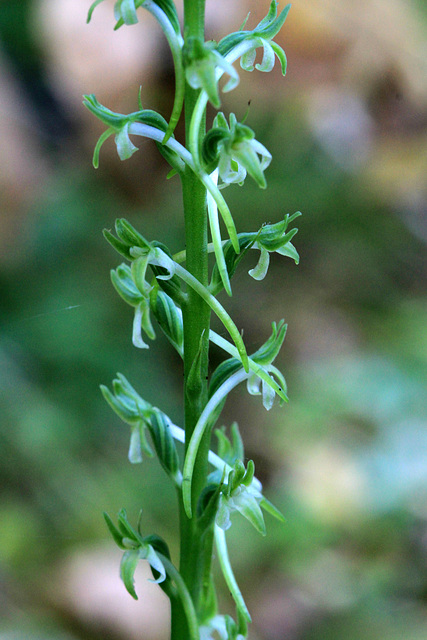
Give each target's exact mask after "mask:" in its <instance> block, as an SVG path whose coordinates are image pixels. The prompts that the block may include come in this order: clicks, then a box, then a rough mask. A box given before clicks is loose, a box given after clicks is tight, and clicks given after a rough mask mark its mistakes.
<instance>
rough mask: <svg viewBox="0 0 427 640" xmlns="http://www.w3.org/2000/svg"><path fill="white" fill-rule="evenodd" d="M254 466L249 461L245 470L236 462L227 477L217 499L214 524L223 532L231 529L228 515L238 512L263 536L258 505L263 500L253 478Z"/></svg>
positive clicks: (262, 519)
mask: <svg viewBox="0 0 427 640" xmlns="http://www.w3.org/2000/svg"><path fill="white" fill-rule="evenodd" d="M254 471H255V465H254V463H253V461H252V460H250V461H249V463H248V467H247V469H245V466H244V464H243V462H242V461H241V460H237V462H236V463H235V465H234V469H233V470H232V471H230V473H229V475H228V483H227V484H226V485H224V490H223V492H222V493H221V496H220V499H219V508H218V512H217V515H216V519H215V522H216V524H217V525H218V526H219V527H221V529H223V530H224V531H227V529H229V528H230V527H231V519H230V515H231V513H232V512H233V511H238V512H239V513H241V514H242V516H244V517H245V518H246V519H247V520H249V522H250V523H251V524H252V525H253V526H254V527H255V529H256V530H257V531H259V533H262V535H265V533H266V531H265V523H264V516H263V514H262V511H261V507H260V503H261V501H262V499H263V495H262V493H261V488H262V487H261V483H260V482H259V480H257V479H256V478H254Z"/></svg>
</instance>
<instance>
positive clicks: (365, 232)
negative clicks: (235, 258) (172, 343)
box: [0, 0, 427, 640]
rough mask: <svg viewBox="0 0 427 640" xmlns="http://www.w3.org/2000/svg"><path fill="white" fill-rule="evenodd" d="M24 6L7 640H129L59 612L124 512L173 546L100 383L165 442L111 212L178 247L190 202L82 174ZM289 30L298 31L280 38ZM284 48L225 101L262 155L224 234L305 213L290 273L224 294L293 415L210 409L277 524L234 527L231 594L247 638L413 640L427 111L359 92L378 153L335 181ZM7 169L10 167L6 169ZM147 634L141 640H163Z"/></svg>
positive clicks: (421, 452)
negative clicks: (119, 284)
mask: <svg viewBox="0 0 427 640" xmlns="http://www.w3.org/2000/svg"><path fill="white" fill-rule="evenodd" d="M249 4H250V3H249ZM418 4H420V7H419V9H418V11H419V12H418V13H416V14H415V15H416V16H417V20H418V21H419V24H420V25H422V24H424V27H425V20H426V15H425V11H424V13H422V10H423V7H424V5H423V4H422V3H416V2H414V3H413V5H412V4H411V3H407V11H408V12H413V11H417V6H418ZM36 8H37V5H34V4H33V3H32V2H30V0H28V1H27V2H25V3H24V2H22V1H21V2H8V3H2V4H1V5H0V41H1V54H2V59H3V60H4V61H5V63H6V68H7V70H8V76H9V80H11V81H12V83H14V86H16V87H17V89H16V90H17V92H18V95H19V97H20V103H23V104H24V106H25V114H28V113H30V114H31V126H30V127H28V122H27V121H26V122H24V123H23V125H24V130H25V131H26V133H27V137H28V139H29V140H30V143H31V149H32V151H33V152H34V150H35V153H36V155H37V157H39V158H40V159H41V163H42V170H41V171H42V173H41V175H42V178H41V182H39V184H37V188H35V186H34V185H33V187H31V185H30V186H28V181H27V182H24V181H23V186H22V190H24V189H27V190H28V189H29V192H26V194H25V197H24V196H23V194H21V193H20V187H19V179H20V168H19V167H20V164H19V162H18V164H17V168H16V172H15V174H16V176H17V185H18V186H15V187H14V188H13V189H9V188H6V187H4V188H3V189H2V190H3V196H0V206H1V209H2V213H1V214H0V222H1V226H2V228H3V230H4V231H3V232H2V234H1V235H2V237H3V239H2V240H1V248H2V255H1V258H0V267H1V273H0V294H1V303H0V304H1V309H2V311H1V319H0V323H1V334H0V381H1V384H0V388H1V394H0V416H1V418H0V492H1V493H0V594H1V595H0V637H1V638H2V640H3V638H5V639H7V640H9V639H10V640H12V639H15V638H24V637H25V638H29V639H32V638H52V639H54V638H55V639H61V640H62V638H67V639H70V640H71V639H79V638H85V639H95V638H100V637H105V633H106V632H108V634H109V635H108V637H111V638H114V637H121V638H128V637H129V638H133V637H136V636H134V635H132V631H131V630H129V629H128V628H127V627H126V625H123V627H122V628H120V629H117V628H108V624H107V623H106V622H105V621H104V622H102V616H101V618H100V617H99V616H97V615H95V614H94V615H93V616H92V617H90V619H89V618H85V617H84V616H82V615H81V612H80V610H79V608H78V606H76V605H75V604H73V603H71V602H70V601H68V600H67V591H66V586H67V585H66V582H67V573H66V569H64V566H70V563H71V565H72V562H73V557H75V554H76V552H77V551H81V550H88V551H89V552H90V551H91V550H92V549H96V548H97V545H98V544H102V543H103V541H107V547H108V545H110V546H112V544H111V542H110V541H108V534H107V531H106V529H105V525H104V521H103V519H102V516H101V512H102V511H103V510H106V511H108V512H110V513H111V514H114V513H115V512H117V510H118V509H119V508H120V507H121V506H126V508H127V510H128V512H129V513H130V514H133V515H136V514H137V513H138V511H139V508H140V506H141V505H142V506H143V508H144V514H145V515H144V526H145V527H146V528H147V529H148V528H151V529H152V530H153V531H156V532H158V533H159V534H161V535H164V536H165V537H166V538H167V539H171V536H172V537H173V531H174V519H175V516H176V514H175V511H174V506H173V505H174V503H173V495H172V493H170V490H169V489H168V487H167V483H166V482H164V478H163V476H162V473H161V470H159V469H158V468H157V465H156V463H155V462H154V461H147V462H146V463H144V464H143V466H135V467H132V466H131V465H129V464H128V463H127V461H126V453H127V446H128V433H127V430H126V429H125V428H124V427H123V425H121V424H120V423H119V421H118V419H116V418H115V417H114V415H113V414H112V413H111V411H110V410H109V408H108V407H107V406H106V404H105V403H104V401H103V399H102V397H101V394H100V392H99V388H98V386H99V384H100V383H105V384H109V382H110V380H111V379H112V378H113V377H114V375H115V373H116V371H121V372H123V373H124V374H125V375H126V376H127V377H128V378H129V379H130V380H132V382H133V384H135V386H137V388H138V389H139V390H141V392H142V393H143V395H144V397H145V398H147V399H149V400H151V401H152V402H153V403H154V404H156V405H158V406H160V407H161V408H162V409H163V410H165V411H166V412H167V413H169V414H170V416H171V418H172V419H173V420H175V421H176V422H178V423H179V422H180V420H181V406H180V393H181V375H182V374H181V370H180V363H179V362H178V359H177V357H176V356H175V354H174V353H172V351H171V350H170V349H169V347H168V345H167V343H166V340H164V339H163V337H162V336H161V335H159V336H158V338H157V340H156V341H155V342H154V343H153V344H152V345H151V346H150V352H145V351H143V352H140V351H137V350H136V349H134V348H133V347H132V345H131V340H130V337H131V322H132V317H131V314H132V312H131V310H130V309H129V308H127V307H126V305H124V304H123V303H122V302H121V301H120V300H119V299H118V298H117V296H116V294H115V292H114V291H113V289H112V287H111V286H110V281H109V269H110V268H112V267H114V266H116V258H115V256H114V254H113V253H112V252H111V250H110V249H109V247H108V246H107V245H106V243H105V242H104V240H103V238H102V235H101V230H102V228H103V227H112V226H113V222H114V219H115V218H116V217H117V216H120V217H122V216H124V217H127V218H128V219H129V220H130V221H131V222H132V223H133V224H135V226H137V227H139V228H140V229H141V231H142V232H143V234H144V236H146V237H147V238H158V239H161V240H162V241H163V242H165V243H166V244H168V245H169V246H170V248H171V249H172V250H173V251H176V250H179V249H180V248H181V244H182V237H183V230H182V224H183V222H182V217H181V204H180V202H179V192H178V188H177V185H176V184H175V183H174V181H173V180H172V181H170V182H168V183H165V181H164V178H165V173H166V167H165V166H163V165H162V162H161V160H157V159H156V156H155V155H154V154H155V150H154V149H152V148H151V146H150V145H149V143H144V144H143V145H141V151H140V153H139V154H136V156H134V157H133V158H132V159H131V160H130V161H128V163H126V164H123V165H119V161H118V160H117V159H116V158H115V157H114V156H113V155H111V156H108V154H106V157H105V158H104V161H103V159H102V157H101V167H100V169H99V170H98V172H95V171H94V170H93V169H92V167H91V165H90V153H91V152H90V149H91V146H92V145H93V142H94V141H95V139H96V136H95V135H93V132H90V131H89V132H88V131H87V127H86V126H85V123H84V122H83V120H82V116H81V114H80V112H78V111H77V110H73V109H67V108H65V107H64V104H65V96H62V95H61V89H60V87H55V86H54V84H52V81H51V80H50V79H49V75H48V73H47V65H46V60H45V58H44V53H43V49H42V47H41V46H40V39H38V38H37V37H36V35H35V33H34V31H33V27H32V24H33V23H32V22H31V20H30V18H29V17H28V16H29V15H31V14H28V13H27V11H30V10H31V11H35V9H36ZM294 10H295V12H296V13H297V14H298V10H299V4H298V2H296V3H295V9H293V11H294ZM82 18H83V19H84V14H83V15H82ZM423 20H424V23H423V22H422V21H423ZM367 21H368V18H367ZM368 22H369V21H368ZM295 24H297V23H295ZM295 28H296V27H295ZM318 28H319V33H321V28H320V26H319V27H318ZM370 28H373V27H372V25H371V27H370ZM292 29H293V25H292V21H291V17H290V18H289V24H288V25H287V32H286V33H291V32H292ZM424 32H425V31H424ZM321 35H322V37H325V36H324V34H322V33H321ZM328 37H329V36H328ZM284 44H285V48H286V40H285V43H284ZM106 46H108V43H106ZM335 46H337V47H338V45H336V43H335ZM330 47H331V48H330V53H328V55H325V54H323V58H322V59H321V62H322V65H323V68H324V69H325V68H326V69H329V70H330V69H331V68H333V69H335V72H336V67H335V64H336V60H335V54H334V51H335V50H334V48H333V47H334V41H333V39H332V40H331V45H330ZM336 51H337V52H338V51H339V48H338V49H337V50H336ZM287 52H288V56H289V74H288V77H287V79H286V80H285V81H284V82H283V83H280V76H279V73H277V75H276V76H275V77H274V79H273V80H271V79H270V78H267V79H265V78H264V76H262V77H261V78H260V74H258V76H257V77H256V78H254V79H252V78H250V79H249V80H247V79H245V80H242V84H241V88H239V89H238V90H237V91H236V92H235V93H236V96H237V97H234V96H233V99H234V100H235V101H236V102H234V103H227V106H231V107H232V108H233V109H235V110H236V112H238V113H244V111H245V110H246V106H247V102H248V100H249V99H251V107H250V111H249V120H248V123H249V124H250V125H251V126H253V128H254V129H255V130H256V132H257V138H258V139H259V140H261V141H262V142H263V143H264V144H265V145H266V146H267V148H268V149H269V150H270V151H271V152H272V154H273V163H272V165H271V167H270V168H269V170H268V171H267V174H266V177H267V180H268V190H267V192H260V191H259V190H258V189H257V187H256V186H252V185H250V184H249V183H248V184H247V185H246V186H245V187H244V188H243V189H240V188H238V187H236V188H234V191H231V190H230V192H229V194H230V206H231V209H232V211H234V212H236V213H235V219H236V224H237V227H238V231H243V230H246V228H250V229H252V228H256V226H257V225H259V224H260V223H262V222H264V221H266V222H274V221H276V220H279V219H280V218H281V216H282V215H283V214H284V213H288V212H289V213H293V212H294V211H295V210H297V209H299V210H301V211H302V212H303V214H304V216H303V218H301V219H300V220H299V223H300V224H299V227H300V232H299V234H298V236H297V237H296V239H295V244H296V246H297V247H298V250H299V252H300V255H301V263H300V266H299V267H295V266H294V265H293V263H291V262H290V261H288V262H286V261H283V260H280V259H278V260H276V261H274V262H273V264H272V267H271V269H270V272H269V274H268V277H267V279H266V281H265V286H264V283H263V285H260V284H259V283H254V282H253V281H252V280H251V279H250V278H247V277H245V275H244V272H243V271H242V273H241V274H240V276H238V279H237V280H236V283H235V285H234V288H235V293H236V296H235V297H234V298H233V299H232V300H225V299H224V304H226V305H228V306H227V308H228V309H229V310H230V311H231V315H232V316H233V317H234V318H235V320H236V324H237V325H238V326H241V327H244V330H245V341H246V344H247V345H248V346H249V349H250V348H251V345H253V346H254V347H255V345H258V344H260V343H261V342H262V341H264V340H265V339H266V337H267V336H268V335H269V331H270V327H269V318H275V319H276V320H279V319H280V318H281V317H284V318H285V319H286V321H287V322H288V324H289V330H288V336H287V338H286V342H285V345H284V348H283V352H282V355H281V363H280V368H281V369H282V370H283V371H284V372H285V375H287V380H288V385H289V395H290V398H291V402H290V404H289V406H288V407H285V408H284V409H282V410H279V409H278V408H275V409H273V410H272V411H271V412H270V413H269V414H265V412H264V410H263V408H262V407H261V406H260V403H259V402H257V399H254V398H251V397H249V396H247V395H246V394H245V392H244V390H243V389H242V390H241V391H237V392H235V393H234V395H233V396H232V398H231V399H230V400H229V401H228V405H227V407H226V412H225V417H226V419H228V421H229V422H230V421H232V420H233V419H236V420H237V421H238V422H239V425H240V427H241V430H242V432H243V433H244V434H245V439H246V442H247V443H248V444H247V455H248V456H249V457H253V458H254V460H255V463H256V466H257V475H258V476H259V477H260V478H261V479H262V481H263V482H264V484H265V487H266V495H267V496H269V497H270V498H271V499H272V500H273V501H274V503H275V504H277V505H278V506H279V507H280V508H281V510H282V511H283V512H284V513H285V515H286V517H287V523H286V525H285V526H282V525H280V524H277V523H276V522H273V521H272V520H269V521H268V523H267V528H268V536H267V539H266V540H263V539H258V538H257V537H256V534H254V533H252V532H249V531H248V529H247V528H246V526H245V524H244V522H238V521H237V520H236V523H235V525H234V526H233V531H232V535H231V536H230V537H231V545H232V548H233V549H234V553H235V557H236V566H237V571H238V572H239V574H240V575H241V576H243V580H240V581H239V582H240V583H241V584H242V585H245V586H244V589H245V596H246V597H247V600H248V602H249V604H250V606H251V609H252V610H253V612H254V625H253V627H252V630H251V633H252V637H253V638H254V640H282V639H283V640H284V639H285V638H286V639H287V640H335V639H337V640H338V639H341V638H344V637H345V638H347V639H348V640H352V639H353V638H354V640H371V639H372V640H374V639H375V640H376V639H377V638H379V637H384V638H387V640H394V639H396V640H397V639H400V638H402V639H403V638H404V639H405V640H421V638H425V635H426V624H427V623H426V614H427V609H426V594H427V564H426V551H427V490H426V487H427V423H426V419H427V402H426V395H427V394H426V393H425V391H426V388H427V368H426V365H427V303H426V297H425V292H426V291H425V288H426V266H427V265H426V252H425V242H426V238H427V233H426V213H427V211H426V205H425V202H426V200H425V197H426V186H425V180H424V181H423V179H421V180H420V179H419V176H420V175H421V176H422V175H424V178H425V175H426V174H425V173H424V174H423V169H422V167H424V168H425V166H426V163H425V148H426V147H425V141H426V139H427V101H426V100H424V101H423V100H422V99H415V98H413V97H412V94H411V93H410V91H409V90H408V89H407V84H406V79H405V77H404V75H402V72H398V71H397V70H395V69H393V67H392V65H391V66H390V69H389V75H388V77H387V78H385V77H384V76H381V75H379V77H378V78H377V79H376V80H374V81H372V84H371V87H370V91H369V92H368V94H367V93H366V91H365V93H363V91H359V89H360V84H359V85H356V84H354V86H351V87H350V89H351V92H352V94H354V95H355V96H356V98H357V99H358V100H360V102H361V104H363V105H364V107H365V109H366V112H367V113H368V114H369V115H370V117H371V122H372V130H371V133H370V136H371V137H370V138H369V140H370V144H371V145H372V147H371V148H370V151H369V153H368V155H367V157H366V160H365V161H362V162H360V163H357V162H355V163H350V164H349V165H345V163H344V164H343V163H342V162H340V156H339V154H338V156H337V154H335V155H334V153H333V152H332V151H333V150H332V151H331V148H332V147H333V145H332V147H331V146H330V145H329V146H328V145H327V144H326V145H325V144H324V139H323V138H322V137H321V136H319V135H318V130H317V129H316V126H313V125H312V124H311V125H310V122H312V121H310V117H309V115H308V109H307V104H308V102H309V100H308V98H307V97H310V96H311V95H312V90H313V87H315V86H318V84H319V79H318V78H317V77H316V71H315V70H314V71H313V68H314V67H313V64H314V63H315V62H317V63H318V64H319V59H318V58H317V59H316V56H314V57H312V58H310V54H309V53H307V50H304V48H303V47H302V48H301V47H300V48H299V45H298V38H296V36H295V33H294V36H293V40H292V43H291V45H290V46H289V47H287ZM331 52H332V53H331ZM336 55H337V56H338V53H337V54H336ZM330 73H331V74H332V76H333V74H334V71H332V72H330ZM341 73H343V72H342V71H341ZM361 73H362V75H363V73H365V74H366V75H368V69H365V70H363V69H362V71H361ZM344 76H345V73H344ZM167 81H168V73H167V61H166V62H165V64H164V72H163V80H161V81H159V84H156V82H155V81H153V83H152V87H151V88H150V92H151V97H150V99H151V100H152V101H153V106H156V105H159V104H163V103H166V102H167V93H168V91H169V89H168V90H167V91H166V92H165V89H164V86H165V85H164V83H163V84H162V82H166V83H167ZM331 82H333V78H332V80H331ZM420 82H421V84H422V83H423V80H422V77H421V78H420ZM259 84H261V89H259V87H258V89H257V88H256V87H257V86H258V85H259ZM426 84H427V76H426V78H425V85H426ZM166 86H168V85H167V84H166ZM90 89H91V87H82V88H81V93H83V92H84V91H87V90H90ZM0 91H1V90H0ZM170 92H171V95H172V92H173V86H172V87H170ZM272 96H273V97H272ZM396 96H401V98H399V100H400V99H401V100H402V101H403V105H400V106H399V107H397V106H396V99H397V97H396ZM226 100H227V101H228V100H231V98H228V97H227V98H226ZM147 106H148V105H147ZM150 106H151V105H150ZM23 114H24V111H23V112H22V114H21V116H23ZM347 115H348V113H347ZM6 117H9V116H8V115H7V116H6ZM19 117H20V112H19V111H18V112H17V113H15V118H17V119H18V120H19ZM348 118H349V119H348V121H346V122H347V124H346V126H347V127H349V126H350V124H351V118H350V116H348ZM337 130H338V129H337V128H333V129H332V133H331V134H330V135H331V136H333V135H334V131H335V133H336V132H337ZM316 131H317V133H316ZM338 133H339V131H338ZM178 135H179V134H178ZM17 153H18V157H19V153H21V154H25V153H26V149H20V150H19V149H18V151H17ZM348 153H349V154H350V155H351V149H349V151H348ZM423 154H424V165H423V164H422V163H423V160H422V158H423ZM21 157H22V162H23V165H22V166H24V165H25V158H24V157H23V156H21ZM420 158H421V160H420ZM11 161H12V159H11V157H2V162H3V163H6V164H5V166H6V165H7V163H8V162H11ZM420 163H421V173H420V168H419V167H420ZM395 176H397V179H395ZM2 186H3V184H2ZM32 188H34V193H32V192H31V189H32ZM229 194H227V195H229ZM239 210H240V212H241V214H239V213H238V211H239ZM239 221H241V222H239ZM252 266H253V264H252V263H251V262H250V258H248V265H247V268H248V269H249V268H251V267H252ZM229 422H228V423H229ZM160 498H161V499H160ZM242 541H244V543H243V542H242ZM67 562H68V564H66V563H67ZM64 563H65V564H64ZM117 571H118V568H117ZM117 581H118V578H117ZM85 589H87V590H90V589H91V585H90V584H86V585H85ZM81 598H82V600H85V598H87V595H85V591H84V589H83V588H82V592H81ZM155 614H156V612H155V611H153V612H152V615H153V616H155ZM141 625H142V627H141V628H142V630H141V634H142V635H141V636H140V637H141V638H147V639H148V638H149V637H150V638H154V637H155V636H154V635H151V636H149V635H144V633H145V632H144V630H143V629H144V625H143V624H142V623H141ZM103 634H104V635H103ZM159 637H160V636H159Z"/></svg>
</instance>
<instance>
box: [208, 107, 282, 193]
mask: <svg viewBox="0 0 427 640" xmlns="http://www.w3.org/2000/svg"><path fill="white" fill-rule="evenodd" d="M202 155H203V159H204V161H205V163H206V165H207V167H208V170H210V171H213V170H214V169H215V168H216V167H218V172H219V177H220V178H221V180H222V182H223V185H222V186H227V185H229V184H232V183H237V184H240V185H241V184H243V182H244V180H245V178H246V174H247V173H249V175H250V176H251V177H252V178H253V179H254V180H255V182H256V183H257V185H258V186H259V187H261V188H262V189H265V187H266V186H267V183H266V181H265V177H264V171H265V169H266V168H267V167H268V165H269V164H270V162H271V153H270V152H269V151H268V149H266V148H265V147H264V145H263V144H261V143H260V142H258V140H255V134H254V132H253V131H252V129H250V128H249V127H248V126H246V125H245V124H242V123H240V122H237V119H236V116H235V115H234V113H231V114H230V124H228V123H227V120H226V118H225V116H224V114H223V113H221V112H220V113H218V114H217V116H216V118H215V120H214V123H213V127H212V129H211V130H210V131H208V133H207V134H206V136H205V138H204V140H203V146H202Z"/></svg>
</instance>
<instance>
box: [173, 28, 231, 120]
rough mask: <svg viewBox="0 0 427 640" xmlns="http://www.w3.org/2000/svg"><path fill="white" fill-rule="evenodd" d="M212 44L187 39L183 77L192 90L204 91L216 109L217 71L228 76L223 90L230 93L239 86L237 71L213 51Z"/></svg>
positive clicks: (217, 93)
mask: <svg viewBox="0 0 427 640" xmlns="http://www.w3.org/2000/svg"><path fill="white" fill-rule="evenodd" d="M215 46H216V44H215V43H214V42H203V41H202V40H200V39H199V38H189V39H188V41H187V42H186V44H185V45H184V51H183V54H184V67H185V77H186V79H187V82H188V84H189V85H190V87H192V89H204V90H205V91H206V93H207V95H208V98H209V100H210V101H211V103H212V104H213V106H214V107H215V108H216V109H218V108H219V106H220V105H221V100H220V97H219V92H218V77H217V69H220V70H222V71H223V72H225V73H227V74H228V75H229V76H230V79H229V81H228V82H227V84H226V85H225V87H224V88H223V91H224V92H227V91H231V90H232V89H234V88H235V87H236V86H237V85H238V84H239V76H238V74H237V71H236V70H235V68H234V67H233V65H231V64H230V63H229V62H227V60H226V59H225V58H224V57H223V56H222V55H221V54H220V53H218V51H217V50H216V49H215Z"/></svg>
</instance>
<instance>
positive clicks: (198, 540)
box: [171, 0, 212, 640]
mask: <svg viewBox="0 0 427 640" xmlns="http://www.w3.org/2000/svg"><path fill="white" fill-rule="evenodd" d="M204 14H205V0H184V34H185V38H189V37H199V38H203V39H204V22H205V20H204ZM198 94H199V91H194V90H193V89H191V88H190V87H189V86H188V85H186V88H185V100H184V106H185V126H186V142H188V132H189V128H190V122H191V116H192V113H193V109H194V105H195V103H196V101H197V98H198ZM200 127H201V133H202V134H203V132H204V128H205V122H204V118H202V121H201V124H200ZM181 182H182V193H183V204H184V217H185V241H186V258H187V259H186V268H187V271H188V272H189V273H190V274H191V275H192V276H193V277H194V278H196V279H197V280H198V281H199V282H200V283H201V284H202V285H203V286H205V287H207V285H208V251H207V244H208V230H207V212H206V187H205V186H204V185H203V184H202V183H201V181H200V179H199V178H198V177H197V176H196V174H195V173H194V171H193V170H192V169H191V168H190V167H188V166H186V168H185V171H184V172H183V174H182V175H181ZM182 312H183V322H184V395H185V441H186V443H188V442H190V439H191V435H192V433H193V430H194V428H195V426H196V424H197V421H198V419H199V417H200V414H201V413H202V411H203V409H204V406H205V404H206V402H207V377H208V351H209V326H210V315H211V311H210V308H209V306H208V305H207V304H206V302H205V301H204V300H203V299H202V298H201V297H200V295H199V294H198V293H197V292H196V291H195V290H194V289H192V288H189V291H188V300H187V302H186V304H185V305H183V309H182ZM196 360H198V371H199V372H200V375H199V381H198V384H195V383H194V375H193V376H190V373H191V369H192V366H193V363H194V362H195V361H196ZM189 382H190V384H189ZM208 452H209V440H208V438H206V439H205V441H204V442H203V443H202V444H201V446H200V449H199V455H198V456H197V460H196V462H195V466H194V476H193V486H192V505H193V507H194V511H193V513H194V514H195V513H196V505H197V499H198V496H199V495H200V493H201V491H202V489H203V487H204V486H205V484H206V478H207V473H208ZM206 540H207V538H206V537H202V536H200V532H199V530H198V527H197V522H196V519H195V518H188V517H187V515H186V513H185V510H184V506H183V503H182V494H181V499H180V574H181V576H182V578H183V580H184V582H185V584H186V586H187V589H188V591H189V593H190V595H191V598H192V601H193V603H194V606H195V609H196V612H197V611H198V608H199V606H200V603H201V599H202V592H203V577H204V576H203V574H204V571H203V569H204V567H205V566H206V555H207V554H208V555H209V556H211V555H212V544H210V545H206ZM208 546H209V548H207V547H208ZM188 635H189V634H188V624H187V620H186V616H185V613H184V611H183V609H182V607H180V606H173V607H172V622H171V639H172V640H183V639H184V638H187V637H188Z"/></svg>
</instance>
